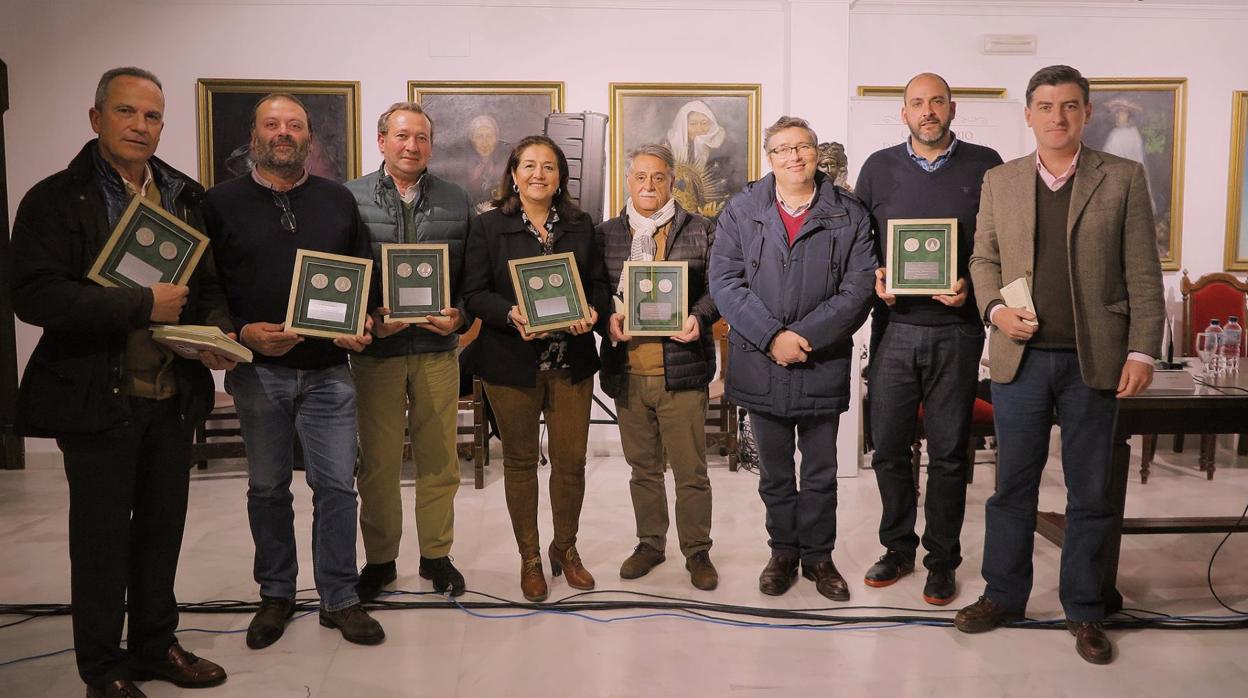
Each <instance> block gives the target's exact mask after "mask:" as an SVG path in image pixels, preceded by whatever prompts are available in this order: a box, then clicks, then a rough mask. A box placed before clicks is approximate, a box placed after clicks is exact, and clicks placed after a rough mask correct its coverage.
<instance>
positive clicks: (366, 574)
mask: <svg viewBox="0 0 1248 698" xmlns="http://www.w3.org/2000/svg"><path fill="white" fill-rule="evenodd" d="M421 560H422V563H421V564H422V567H423V564H424V563H423V560H424V558H421ZM398 576H399V575H398V569H397V568H396V567H395V564H394V560H391V561H390V562H381V563H378V564H376V565H374V564H371V563H369V564H366V565H364V567H363V569H361V570H360V581H358V582H356V584H355V595H356V596H358V597H360V601H361V602H365V603H367V602H369V601H372V600H373V599H376V598H377V595H378V594H380V593H381V588H382V587H384V586H385V585H387V584H390V583H391V582H393V581H394V580H395V579H398Z"/></svg>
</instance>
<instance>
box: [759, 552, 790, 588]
mask: <svg viewBox="0 0 1248 698" xmlns="http://www.w3.org/2000/svg"><path fill="white" fill-rule="evenodd" d="M796 581H797V557H796V556H792V555H772V556H771V559H770V560H768V561H767V566H766V567H764V568H763V573H762V574H760V575H758V590H759V591H761V592H763V593H764V594H766V595H768V596H779V595H781V594H783V593H784V592H786V591H788V590H789V587H791V586H793V582H796Z"/></svg>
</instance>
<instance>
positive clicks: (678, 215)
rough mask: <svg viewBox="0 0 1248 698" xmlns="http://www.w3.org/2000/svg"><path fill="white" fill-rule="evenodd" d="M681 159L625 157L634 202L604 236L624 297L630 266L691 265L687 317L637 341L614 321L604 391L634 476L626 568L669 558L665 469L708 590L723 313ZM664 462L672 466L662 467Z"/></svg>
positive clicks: (655, 154) (606, 226)
mask: <svg viewBox="0 0 1248 698" xmlns="http://www.w3.org/2000/svg"><path fill="white" fill-rule="evenodd" d="M674 171H675V158H674V157H673V155H672V151H671V149H669V148H668V147H667V146H663V145H643V146H640V147H638V148H636V149H634V150H633V151H631V152H630V153H629V154H628V156H627V169H626V173H625V181H626V182H627V183H628V193H629V198H628V202H627V203H626V204H625V208H624V211H622V212H621V213H620V215H619V216H617V217H615V218H612V219H610V220H607V221H604V222H603V223H602V224H601V225H599V226H598V228H597V234H598V236H599V237H598V245H599V248H600V249H602V250H603V253H604V256H605V257H606V268H607V275H608V280H609V282H610V283H611V284H612V285H613V286H614V287H615V288H616V289H617V294H622V292H623V288H624V285H623V284H624V280H623V279H622V271H623V269H624V262H626V261H640V262H649V261H672V262H688V263H689V278H688V281H689V295H688V297H689V299H690V305H689V308H688V311H689V317H688V318H687V319H686V320H685V325H684V328H683V331H682V332H680V333H679V334H676V335H674V336H672V337H630V336H629V335H628V334H626V333H625V330H624V315H623V314H621V313H619V312H616V313H614V314H613V315H611V317H610V319H609V332H610V339H604V340H603V343H602V372H601V373H600V374H599V380H600V381H601V384H602V389H603V392H605V393H606V394H607V395H609V396H611V397H613V398H615V405H616V410H617V412H618V414H619V424H620V443H621V446H623V448H624V458H625V459H626V460H627V461H628V464H629V465H630V466H631V467H632V477H631V479H630V480H629V491H630V493H631V495H632V499H633V513H634V515H635V516H636V520H637V538H638V541H639V542H638V544H637V547H636V549H635V550H634V551H633V554H632V555H630V556H629V557H628V559H626V560H625V561H624V564H623V565H621V566H620V576H621V577H623V578H624V579H636V578H638V577H641V576H643V575H645V574H646V573H648V572H649V571H650V570H651V569H653V568H654V567H655V566H656V565H658V564H660V563H662V562H663V561H664V560H665V559H666V553H665V549H666V547H667V528H668V514H667V493H666V488H665V486H664V482H663V470H664V464H665V460H670V462H671V467H672V473H673V475H674V477H675V478H676V532H677V534H678V535H679V537H680V551H681V553H682V554H683V555H684V556H685V569H687V570H689V574H690V582H691V583H692V584H693V586H695V587H697V588H698V589H703V590H711V589H714V588H715V587H716V585H717V584H718V583H719V574H718V573H717V572H716V571H715V566H714V565H713V564H711V558H710V556H709V554H708V551H709V550H710V547H711V481H710V479H709V478H708V477H707V474H706V441H705V439H706V436H705V433H706V427H705V421H706V403H707V390H706V387H707V385H708V384H709V383H710V381H711V378H712V377H713V376H714V374H715V348H714V344H713V342H712V337H711V325H713V324H715V321H716V320H718V319H719V312H718V311H717V310H716V309H715V303H714V302H713V301H712V300H711V296H710V292H709V289H708V288H707V284H706V268H707V261H708V255H709V253H710V248H711V240H712V238H713V230H714V224H713V223H711V222H710V221H709V220H707V219H706V218H703V217H702V216H699V215H697V214H694V213H689V212H687V211H685V210H684V209H682V208H681V207H680V206H678V205H677V204H676V201H675V200H674V199H672V181H673V179H674ZM665 456H666V458H665Z"/></svg>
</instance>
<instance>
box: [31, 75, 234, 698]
mask: <svg viewBox="0 0 1248 698" xmlns="http://www.w3.org/2000/svg"><path fill="white" fill-rule="evenodd" d="M164 106H165V100H164V93H163V92H162V91H161V86H160V82H159V81H158V80H157V79H156V76H155V75H152V74H151V73H149V72H148V71H146V70H142V69H139V68H116V69H113V70H110V71H108V72H106V73H104V75H103V77H101V78H100V82H99V86H98V88H97V90H96V94H95V106H93V107H92V108H91V111H90V118H91V128H92V130H94V131H95V132H96V133H97V134H99V139H98V140H93V141H91V142H89V143H87V144H86V145H85V146H84V147H83V148H82V151H81V152H79V154H78V156H77V157H75V158H74V160H73V161H72V162H71V163H70V165H69V167H68V168H67V169H65V170H62V171H61V172H58V173H57V174H55V175H52V176H51V177H49V178H47V179H45V180H43V181H42V182H40V183H38V184H36V185H35V186H34V188H32V189H31V190H30V192H28V193H27V194H26V196H25V198H23V199H22V203H21V205H20V206H19V207H18V211H17V218H16V220H15V221H14V223H13V256H14V275H13V281H12V284H13V287H12V288H13V305H14V309H15V310H16V312H17V316H18V317H19V318H21V319H22V320H23V321H24V322H27V323H30V324H32V325H36V326H38V327H42V328H43V336H42V337H41V338H40V339H39V343H38V345H37V346H36V347H35V351H34V353H33V354H32V355H31V357H30V361H29V362H28V363H27V365H26V371H25V375H24V377H23V379H22V384H21V388H20V391H19V397H18V399H19V402H20V407H21V414H22V417H23V420H24V427H25V433H26V435H28V436H41V437H52V438H55V439H56V442H57V446H58V447H60V449H61V451H62V453H63V454H64V460H65V475H66V478H67V479H68V481H69V500H70V509H69V557H70V569H71V575H72V579H71V594H72V600H73V628H74V649H75V652H76V655H77V660H78V673H79V675H80V676H81V677H82V680H83V681H84V682H85V683H86V684H87V696H89V697H90V696H142V695H143V693H142V692H141V691H139V689H138V688H137V687H135V685H134V684H133V683H132V682H133V681H143V680H148V679H159V680H163V681H170V682H172V683H174V684H177V685H178V686H183V687H191V688H193V687H202V686H212V685H216V684H219V683H221V682H222V681H224V680H225V671H224V670H223V669H222V668H221V667H220V666H218V665H216V664H214V663H213V662H210V661H208V660H206V659H201V658H199V657H196V656H195V655H193V654H191V653H190V652H187V651H186V650H184V649H183V648H182V646H181V645H179V644H178V641H177V639H176V638H175V637H174V630H175V629H176V628H177V625H178V609H177V601H176V599H175V598H174V594H173V584H174V575H175V573H176V571H177V565H178V552H179V550H180V549H181V547H182V530H183V526H184V524H185V521H186V503H187V490H188V488H189V484H190V455H191V454H190V449H191V435H192V431H193V429H194V427H195V425H196V424H197V423H198V422H200V421H201V420H203V419H204V417H206V416H207V414H208V412H209V411H210V410H211V409H212V401H213V381H212V375H211V374H210V373H209V371H208V370H207V369H208V368H212V369H230V368H233V363H231V362H229V361H227V360H225V359H223V358H220V357H217V356H215V355H213V354H210V353H207V352H201V354H200V360H199V361H194V360H187V359H182V358H179V357H178V356H177V355H175V354H173V353H172V352H171V351H169V350H168V349H166V348H164V347H162V346H161V345H159V344H157V343H155V342H154V341H153V340H152V338H151V333H150V332H149V328H150V327H151V325H152V324H154V323H178V322H184V323H186V324H213V325H217V326H219V327H221V328H222V329H225V330H229V329H231V327H230V322H229V316H228V313H227V312H226V308H225V299H224V296H223V295H222V294H221V291H220V287H219V286H218V285H217V281H216V277H215V274H214V271H213V267H214V265H213V263H212V259H211V256H210V255H205V256H204V258H203V259H202V260H201V263H200V265H199V266H198V267H197V269H196V270H195V273H194V274H193V275H192V276H191V279H190V281H189V283H188V285H187V286H175V285H173V284H167V283H156V284H153V285H152V286H150V287H147V288H105V287H103V286H99V285H97V284H95V283H94V282H92V281H89V280H87V279H86V278H85V277H86V274H87V271H88V270H89V269H90V267H91V264H92V262H93V261H94V260H95V258H96V256H97V255H98V254H99V252H100V249H101V248H102V247H103V245H104V243H105V242H106V241H107V240H108V237H109V234H110V232H111V229H112V227H113V226H114V225H115V224H116V223H117V221H118V219H119V218H120V217H121V214H122V211H123V210H124V209H125V207H126V204H127V202H128V201H129V200H130V198H131V197H133V196H135V195H138V196H143V197H146V198H147V199H149V200H150V201H151V202H152V203H154V204H157V205H159V206H161V207H163V208H164V209H165V210H167V211H169V212H171V213H173V214H174V215H176V216H178V217H179V218H181V219H182V220H184V221H186V222H187V223H189V224H191V225H192V226H196V227H202V223H201V221H200V218H199V201H200V196H201V195H202V194H203V189H202V188H200V186H199V185H198V184H196V183H195V182H194V181H192V180H191V179H190V178H188V177H187V176H186V175H184V174H182V173H181V172H178V171H177V170H175V169H173V168H172V167H169V166H168V165H166V164H165V163H163V162H161V161H160V160H158V159H156V158H155V157H153V154H154V153H155V152H156V146H157V144H158V143H159V142H160V132H161V128H162V127H163V125H164V123H163V113H164ZM205 367H207V368H205ZM127 612H128V613H129V625H128V638H127V647H126V649H122V647H121V630H122V626H123V623H124V621H125V619H126V614H127Z"/></svg>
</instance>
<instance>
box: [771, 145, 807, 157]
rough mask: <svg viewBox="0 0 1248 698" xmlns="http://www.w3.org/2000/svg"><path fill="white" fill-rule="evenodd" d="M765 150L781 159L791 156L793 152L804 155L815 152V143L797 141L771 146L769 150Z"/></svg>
mask: <svg viewBox="0 0 1248 698" xmlns="http://www.w3.org/2000/svg"><path fill="white" fill-rule="evenodd" d="M767 152H769V153H771V154H772V155H775V156H776V157H778V158H782V159H783V158H790V157H793V155H794V154H797V155H801V156H803V157H804V156H806V155H810V154H811V153H813V152H815V145H814V144H813V143H798V144H797V145H778V146H776V147H774V148H772V149H771V150H768V151H767Z"/></svg>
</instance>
